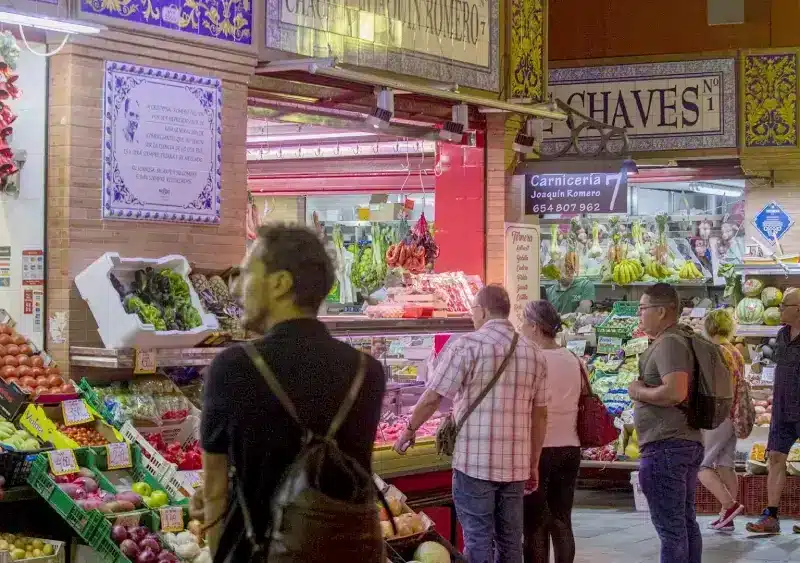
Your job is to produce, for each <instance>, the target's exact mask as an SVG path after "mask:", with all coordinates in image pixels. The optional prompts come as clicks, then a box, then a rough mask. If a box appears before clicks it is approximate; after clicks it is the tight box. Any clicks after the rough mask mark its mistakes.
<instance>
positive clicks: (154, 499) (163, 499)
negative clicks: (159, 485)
mask: <svg viewBox="0 0 800 563" xmlns="http://www.w3.org/2000/svg"><path fill="white" fill-rule="evenodd" d="M168 504H169V497H168V496H167V493H165V492H164V491H153V494H151V495H150V507H151V508H161V507H162V506H166V505H168Z"/></svg>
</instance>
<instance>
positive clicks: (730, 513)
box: [714, 502, 744, 530]
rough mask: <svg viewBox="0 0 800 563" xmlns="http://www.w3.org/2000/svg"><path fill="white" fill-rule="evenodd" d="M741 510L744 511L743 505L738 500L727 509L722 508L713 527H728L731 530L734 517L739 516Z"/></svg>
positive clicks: (719, 528)
mask: <svg viewBox="0 0 800 563" xmlns="http://www.w3.org/2000/svg"><path fill="white" fill-rule="evenodd" d="M742 512H744V506H743V505H742V504H740V503H738V502H737V503H735V504H734V505H733V506H731V507H730V508H729V509H728V510H723V511H722V512H720V515H719V520H717V522H716V524H717V525H716V526H714V529H715V530H722V529H724V528H728V527H730V528H731V530H732V529H733V520H734V518H736V517H737V516H739V515H740V514H741V513H742Z"/></svg>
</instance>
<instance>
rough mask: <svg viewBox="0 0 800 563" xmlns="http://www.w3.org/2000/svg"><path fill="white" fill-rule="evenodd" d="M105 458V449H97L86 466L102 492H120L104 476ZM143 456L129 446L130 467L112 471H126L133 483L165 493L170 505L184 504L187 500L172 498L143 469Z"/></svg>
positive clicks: (136, 447) (137, 449) (138, 450)
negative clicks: (92, 471) (145, 484)
mask: <svg viewBox="0 0 800 563" xmlns="http://www.w3.org/2000/svg"><path fill="white" fill-rule="evenodd" d="M106 456H107V452H106V449H105V448H102V449H100V448H98V449H97V450H96V452H95V458H94V460H93V464H92V465H90V466H88V467H89V468H90V469H92V470H94V471H95V472H96V474H97V482H98V484H101V487H103V489H104V490H107V491H111V492H113V493H117V492H121V491H119V490H118V489H117V487H116V486H115V485H114V484H113V483H112V482H111V481H110V480H109V479H108V478H107V477H106V476H105V474H104V472H106V471H108V469H107V467H108V466H107V464H106ZM143 459H144V456H143V455H142V451H141V449H139V447H138V446H137V445H135V444H131V461H132V462H133V464H132V466H131V467H128V468H125V469H119V470H114V471H127V472H128V473H130V475H131V477H133V480H134V481H137V482H138V481H141V482H143V483H147V484H148V485H150V488H152V489H153V490H154V491H156V490H160V491H165V492H166V493H167V496H168V497H169V500H170V502H171V503H172V504H185V503H187V502H188V500H187V499H186V498H185V497H183V496H181V497H179V498H178V497H173V496H172V495H171V494H170V492H169V490H167V489H166V488H165V487H164V486H163V485H162V484H161V482H160V481H159V480H158V479H156V478H155V477H154V476H153V475H151V474H150V472H149V471H147V469H145V467H144V464H143V463H142V460H143Z"/></svg>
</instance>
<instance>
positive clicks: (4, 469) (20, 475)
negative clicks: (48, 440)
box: [0, 448, 52, 489]
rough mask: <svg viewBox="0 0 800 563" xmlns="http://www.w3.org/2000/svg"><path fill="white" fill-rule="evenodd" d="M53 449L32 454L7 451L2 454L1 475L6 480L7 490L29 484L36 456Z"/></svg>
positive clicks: (0, 455)
mask: <svg viewBox="0 0 800 563" xmlns="http://www.w3.org/2000/svg"><path fill="white" fill-rule="evenodd" d="M51 449H52V448H42V449H40V450H35V451H30V452H12V451H5V452H2V453H0V475H2V476H3V477H4V478H5V480H6V484H5V488H7V489H8V488H10V487H19V486H21V485H25V484H27V483H28V475H30V472H31V466H32V465H33V461H34V460H35V459H36V456H37V455H39V454H40V453H42V452H46V451H49V450H51Z"/></svg>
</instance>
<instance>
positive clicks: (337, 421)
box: [325, 352, 367, 439]
mask: <svg viewBox="0 0 800 563" xmlns="http://www.w3.org/2000/svg"><path fill="white" fill-rule="evenodd" d="M366 374H367V356H366V355H365V354H362V353H361V352H359V353H358V370H357V371H356V377H355V379H353V384H352V385H350V389H349V390H348V391H347V395H345V398H344V401H342V405H341V406H340V407H339V410H338V411H337V412H336V416H334V417H333V422H331V426H330V428H328V433H327V434H326V435H325V437H326V438H329V439H330V438H333V437H334V436H335V435H336V433H337V432H338V431H339V428H341V427H342V424H344V421H345V419H346V418H347V415H348V414H350V409H352V408H353V404H354V403H355V402H356V399H357V398H358V394H359V393H360V392H361V386H362V385H363V384H364V378H365V376H366Z"/></svg>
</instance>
